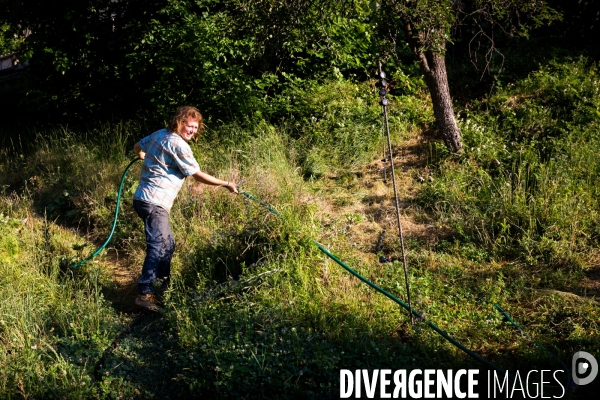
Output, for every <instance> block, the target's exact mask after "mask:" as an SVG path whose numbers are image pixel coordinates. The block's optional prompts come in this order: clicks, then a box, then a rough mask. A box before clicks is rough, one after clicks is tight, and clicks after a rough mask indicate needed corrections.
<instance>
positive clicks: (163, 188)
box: [133, 129, 200, 211]
mask: <svg viewBox="0 0 600 400" xmlns="http://www.w3.org/2000/svg"><path fill="white" fill-rule="evenodd" d="M140 147H141V148H142V150H143V151H144V152H145V153H146V156H145V157H144V163H143V164H142V172H141V174H140V184H139V185H138V187H137V190H136V191H135V194H134V195H133V198H134V200H142V201H145V202H147V203H152V204H156V205H159V206H161V207H163V208H164V209H166V210H167V211H170V210H171V207H172V206H173V201H175V197H177V193H179V190H180V189H181V186H182V185H183V181H184V180H185V178H186V177H187V176H190V175H193V174H195V173H196V172H198V171H200V167H199V166H198V162H197V161H196V159H195V158H194V154H193V153H192V149H191V148H190V146H189V145H188V144H187V143H186V141H185V140H183V138H182V137H181V136H179V135H178V134H176V133H173V132H171V131H169V130H168V129H161V130H159V131H156V132H154V133H153V134H151V135H150V136H146V137H145V138H143V139H142V140H140Z"/></svg>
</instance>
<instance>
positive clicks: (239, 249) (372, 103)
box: [0, 60, 599, 399]
mask: <svg viewBox="0 0 600 400" xmlns="http://www.w3.org/2000/svg"><path fill="white" fill-rule="evenodd" d="M596 73H597V72H596V68H595V67H594V66H589V65H587V64H586V62H585V61H584V60H582V61H578V62H574V63H572V64H560V65H559V64H555V65H551V66H549V67H547V68H545V69H542V70H540V71H539V72H537V73H535V74H532V75H531V76H530V77H529V78H527V79H525V80H523V81H521V82H518V83H516V84H515V85H511V86H508V87H506V88H502V89H500V90H499V91H498V93H497V94H495V95H494V96H492V97H490V98H489V99H486V100H485V101H482V102H480V103H477V104H475V105H474V106H473V107H472V108H469V109H467V110H464V112H462V113H461V115H465V116H466V117H465V118H464V119H463V120H461V121H460V124H461V128H462V130H463V133H464V143H465V149H466V151H465V154H464V155H463V156H461V157H458V158H457V157H455V156H450V155H448V154H447V153H445V152H444V151H436V152H433V151H432V152H431V154H430V155H429V156H428V157H427V156H426V155H424V157H427V159H428V161H429V164H428V165H427V166H426V168H427V173H428V174H431V177H432V179H431V180H429V181H427V183H422V184H421V183H419V181H418V180H417V177H418V175H419V174H421V173H422V171H409V172H407V171H402V169H401V168H399V171H398V173H399V174H401V175H402V179H404V180H405V181H406V182H408V184H410V185H420V186H419V190H417V193H418V198H416V199H412V198H406V199H403V200H404V203H405V204H408V206H409V208H408V209H407V210H409V212H410V213H415V215H416V214H419V213H420V214H419V215H420V217H419V218H421V219H422V220H425V221H428V222H431V225H432V226H437V227H441V228H443V232H444V234H440V235H433V234H432V236H430V237H423V236H415V237H410V238H408V239H407V255H408V261H409V266H410V267H409V274H410V276H409V279H410V284H411V290H412V292H411V295H412V299H413V306H414V307H415V309H417V310H419V312H420V313H421V314H423V315H424V318H425V319H426V320H428V321H432V322H434V323H435V324H437V325H438V326H440V328H441V329H443V330H444V331H447V332H448V333H449V334H450V335H451V336H453V337H456V338H457V339H458V340H460V341H461V342H462V343H463V344H465V346H467V347H468V348H470V349H473V350H474V351H476V352H477V353H479V354H481V355H482V356H484V357H486V358H488V359H489V360H490V361H492V362H494V363H497V364H498V365H501V367H502V368H506V369H510V370H515V369H531V368H546V369H560V368H561V365H560V363H559V362H558V360H557V357H558V358H561V359H562V360H570V357H571V356H572V354H573V353H574V352H575V351H578V350H586V351H589V352H591V353H593V354H598V350H599V349H598V340H597V332H598V326H597V324H598V317H599V315H598V306H597V303H596V302H595V300H594V299H592V298H590V296H586V293H585V292H581V286H579V285H578V284H579V283H581V281H582V279H584V278H585V277H586V273H587V271H588V270H590V269H591V268H592V267H593V266H595V264H594V262H595V261H594V260H595V257H596V253H595V248H596V247H597V226H598V224H597V212H596V210H597V209H598V205H597V204H596V198H597V196H596V190H597V189H596V187H597V183H598V182H596V180H597V176H598V174H597V172H598V168H597V161H596V160H595V159H594V157H593V155H594V154H595V153H597V150H598V148H597V146H596V144H597V143H596V142H597V138H596V136H597V132H598V130H597V121H598V119H596V118H592V117H593V115H594V114H593V113H594V112H598V111H597V110H598V104H599V103H598V89H597V84H598V80H597V77H596ZM282 96H283V97H281V98H279V99H275V100H274V103H273V110H274V111H273V114H272V115H271V116H270V118H272V119H268V118H267V117H269V116H265V118H264V119H258V120H256V121H254V122H253V123H252V124H251V125H250V124H248V123H247V121H246V123H244V124H241V123H228V124H222V125H214V126H213V125H209V126H208V127H207V131H206V132H205V134H204V135H203V136H202V137H201V138H200V139H199V140H198V141H197V142H194V143H192V144H191V145H192V148H193V151H194V154H195V155H196V157H197V159H198V161H199V163H200V166H201V168H202V170H203V171H207V172H209V173H211V174H213V175H215V176H218V177H220V178H223V179H227V180H233V181H236V182H237V183H238V184H240V190H243V191H246V192H248V193H250V194H252V195H253V196H255V197H257V198H259V199H260V200H261V201H264V202H265V203H268V204H270V205H272V206H273V207H274V209H275V210H276V211H277V213H278V214H280V216H277V215H275V214H274V213H271V212H269V211H268V210H267V209H266V208H264V207H262V206H260V205H259V204H258V203H257V202H255V201H253V200H250V199H248V198H246V197H244V196H242V195H240V196H233V195H231V194H229V193H228V192H226V191H224V190H223V189H222V188H221V189H219V188H214V187H209V186H202V185H197V184H194V183H193V182H191V181H188V182H186V184H185V185H184V187H183V189H182V191H181V193H180V194H179V196H178V199H177V201H176V205H175V207H174V208H173V209H172V212H171V223H172V226H173V228H174V231H175V235H176V242H177V251H176V253H175V257H174V259H173V282H172V286H171V288H170V289H169V290H168V291H167V292H166V294H165V296H164V298H163V302H164V308H163V312H162V313H161V314H159V315H157V316H154V317H152V316H146V317H144V318H143V319H141V320H140V321H141V322H140V324H139V325H137V326H135V327H132V328H130V329H131V330H130V331H128V332H129V333H128V334H127V335H125V337H122V338H121V341H120V342H119V343H118V344H117V346H115V348H114V350H112V352H110V353H104V351H105V350H106V349H107V348H108V346H109V345H110V343H112V342H113V340H114V339H115V338H117V335H118V334H119V332H123V329H125V326H126V324H127V323H128V322H130V319H131V316H127V315H119V314H117V312H116V311H115V310H114V309H113V308H112V307H111V306H110V303H109V302H108V301H107V300H106V299H105V298H104V295H103V290H102V288H103V286H105V285H107V284H108V281H109V280H110V277H108V276H106V274H105V273H104V272H103V270H102V268H101V265H104V264H106V263H107V260H106V259H105V258H104V257H103V256H100V257H99V262H98V263H96V262H91V263H89V264H86V266H84V267H82V268H81V269H78V270H72V269H69V268H68V266H69V265H71V264H72V263H74V262H75V261H76V260H79V259H82V258H83V257H85V256H86V255H88V254H90V253H91V252H92V251H93V249H94V248H95V246H94V241H97V240H98V239H103V238H104V237H105V235H106V232H107V231H108V228H109V226H110V225H111V223H112V215H113V207H114V201H115V198H116V187H117V184H118V181H119V179H120V176H121V173H122V170H123V168H124V167H125V166H126V165H127V163H128V162H129V160H130V159H131V157H132V154H131V152H130V150H129V149H130V148H131V147H132V144H133V142H135V141H136V140H139V139H140V138H141V137H142V136H143V135H146V134H148V133H150V132H143V131H141V130H140V128H139V126H137V125H135V124H121V125H117V126H110V125H107V126H103V127H100V128H98V130H97V131H95V132H89V133H88V134H87V136H86V137H83V138H82V136H81V134H77V133H74V132H71V131H70V130H69V129H67V128H63V129H61V130H57V131H53V132H45V133H44V134H43V135H40V138H39V142H38V143H39V145H38V148H37V149H36V150H35V151H33V152H32V153H31V154H28V155H25V156H23V157H20V156H19V154H15V153H10V154H9V153H6V155H7V157H6V158H5V159H9V158H10V159H11V160H13V162H11V163H8V162H2V163H1V164H0V169H1V172H2V177H1V178H0V179H1V182H0V183H1V184H2V187H3V188H4V193H3V196H2V197H1V198H0V233H1V235H0V238H1V239H0V244H1V246H0V258H1V260H2V263H1V266H0V268H2V271H1V272H0V274H1V277H2V279H1V280H0V310H1V315H2V317H1V318H2V319H1V321H2V322H1V325H0V346H1V347H2V348H1V349H0V371H2V372H1V373H0V385H1V386H0V396H1V397H3V398H12V397H34V398H42V397H44V398H46V397H56V398H62V397H69V398H124V397H141V398H165V397H167V396H168V397H170V398H177V397H180V398H187V397H190V396H201V395H205V396H209V397H219V398H224V397H232V398H315V399H317V398H327V397H333V396H336V395H337V393H339V392H338V391H339V386H338V385H339V370H340V369H342V368H344V369H359V368H361V369H362V368H365V369H375V368H378V369H381V368H389V369H393V370H396V369H413V368H464V367H471V368H476V367H478V366H477V364H475V362H474V361H473V360H471V359H469V358H468V357H467V356H466V355H465V354H463V353H461V352H460V351H459V350H457V349H456V348H455V347H453V346H452V345H450V344H449V343H448V342H446V341H445V340H444V339H442V338H441V337H440V336H438V335H437V334H436V333H435V332H433V331H432V330H431V329H429V327H428V326H427V325H426V324H425V321H416V324H415V325H414V326H411V324H410V322H409V321H410V320H409V318H408V317H407V312H406V311H405V310H403V309H401V308H399V307H398V306H397V305H396V304H395V303H393V302H390V301H389V300H388V299H386V298H385V297H383V296H381V295H379V294H377V293H375V292H373V291H372V290H371V289H369V288H368V287H366V286H365V285H364V284H362V283H360V282H359V281H358V280H356V279H354V278H352V277H351V276H349V274H348V273H347V272H345V271H344V270H342V269H341V268H340V267H339V266H338V265H337V264H335V263H334V262H333V261H332V260H330V259H328V258H327V257H326V256H325V255H324V254H323V253H321V252H320V251H319V250H318V249H317V247H316V246H314V243H313V240H317V241H319V242H320V243H323V244H324V245H325V247H328V248H329V249H330V250H331V251H332V252H333V253H334V254H336V255H339V256H340V257H341V258H342V259H343V260H344V261H345V262H347V263H348V264H349V265H350V266H351V267H352V268H355V269H356V270H357V271H358V272H359V273H361V274H363V275H364V276H365V277H367V278H369V279H371V280H373V281H374V282H375V283H377V284H379V285H381V286H382V287H383V288H384V289H385V290H388V291H389V292H391V293H393V294H394V295H396V296H398V297H400V298H404V297H405V293H404V280H403V276H404V275H403V268H402V264H401V263H400V262H399V261H398V258H397V257H395V259H394V260H393V261H392V262H387V263H380V262H379V256H380V255H381V254H376V252H375V251H373V250H372V247H373V245H374V244H375V241H376V238H377V235H378V234H379V231H380V230H381V229H383V228H389V227H390V226H389V223H388V222H386V219H385V218H384V217H385V215H386V213H385V212H381V213H375V212H372V213H366V212H365V213H363V211H362V210H363V208H361V207H363V206H364V205H365V204H367V203H372V202H374V201H377V199H378V197H377V196H380V195H372V194H368V188H367V189H365V188H360V187H359V186H360V185H361V182H363V180H364V179H365V175H367V174H368V173H369V169H368V165H367V164H369V162H371V161H372V160H374V159H377V158H379V157H380V155H379V152H380V150H381V125H380V115H379V113H380V112H381V110H380V107H379V105H378V104H377V102H376V101H377V96H376V92H375V91H374V87H372V86H371V84H370V83H364V84H356V83H351V82H346V81H333V82H329V83H327V84H326V85H323V86H317V85H314V86H311V85H308V86H307V87H305V88H304V89H303V90H301V89H294V90H291V89H290V91H289V93H284V94H283V95H282ZM561 96H562V97H561ZM427 104H428V103H427V98H426V97H425V96H423V95H422V94H421V93H420V92H415V93H412V94H411V95H410V96H409V95H407V96H404V97H397V98H395V101H394V107H393V108H392V109H391V116H390V118H391V125H392V135H393V140H394V143H395V144H396V146H399V147H402V146H403V145H404V144H405V143H406V141H408V140H414V139H413V136H414V134H415V133H419V132H420V131H422V130H424V129H427V128H428V126H429V125H430V124H431V123H432V121H433V116H432V112H431V110H430V108H429V107H428V106H427ZM275 116H277V118H275ZM274 120H277V121H278V123H274V122H273V121H274ZM157 128H158V127H157ZM582 143H585V145H582ZM431 149H432V150H435V149H438V147H437V144H435V143H434V144H433V145H432V147H431ZM12 151H13V152H14V149H13V150H12ZM17 153H18V152H17ZM400 154H401V153H400ZM138 174H139V167H136V166H134V167H133V168H132V171H131V172H130V174H129V175H128V177H127V179H126V181H125V193H124V195H123V196H124V197H123V201H122V212H121V214H120V218H119V223H118V225H117V234H116V236H115V240H114V241H113V242H112V243H111V246H112V247H113V248H114V249H116V250H117V251H118V252H120V254H127V259H128V260H129V262H130V263H131V265H132V269H133V270H134V271H136V273H137V272H139V268H140V267H139V266H140V265H141V263H142V260H143V257H144V248H145V243H144V238H143V229H142V225H141V222H140V221H139V218H137V216H136V215H135V213H134V211H133V209H132V206H131V195H132V193H133V192H132V191H133V190H134V189H135V187H136V185H137V175H138ZM378 179H379V178H378ZM331 182H335V184H336V187H335V190H336V191H337V193H339V198H340V199H341V198H342V197H343V200H344V201H337V202H332V201H331V199H328V198H325V197H324V195H325V194H326V193H327V191H326V190H325V189H324V188H327V186H329V185H331ZM379 184H380V182H379V183H378V182H376V183H372V182H371V185H372V186H373V187H374V188H376V187H379V186H377V185H379ZM332 190H333V189H332ZM385 193H388V194H389V193H390V191H389V190H388V191H387V192H385ZM405 193H408V192H406V191H405ZM390 212H391V211H390ZM426 212H427V213H429V214H427V215H425V213H426ZM382 215H383V216H382ZM407 217H410V215H408V216H407ZM361 230H365V231H368V232H366V233H363V234H362V235H359V234H358V233H357V232H359V231H361ZM388 237H389V236H388ZM369 241H372V243H371V242H369ZM385 246H386V251H388V252H390V253H393V254H394V255H397V254H399V252H400V242H399V240H397V239H394V238H391V237H390V238H388V239H386V243H385ZM493 303H496V304H500V305H501V306H502V307H504V308H505V309H506V310H507V311H508V312H509V313H510V314H511V315H513V317H514V318H515V319H516V321H517V322H520V323H521V324H523V327H524V329H525V330H526V331H527V333H528V334H529V335H531V337H533V339H534V340H535V341H536V342H538V343H541V344H543V345H544V346H545V347H546V348H547V349H549V350H550V351H552V352H553V353H554V354H556V356H552V355H549V353H547V352H545V351H543V350H542V349H540V347H539V346H537V345H536V344H535V342H532V341H530V340H526V339H525V338H524V337H522V336H520V334H519V333H518V332H517V331H516V330H515V329H514V327H513V326H511V325H510V324H507V323H506V321H504V320H503V318H502V315H500V314H499V313H498V312H497V311H496V310H494V308H493V306H492V305H493ZM103 354H104V355H105V356H104V358H103V364H102V365H96V363H97V362H98V360H99V359H100V357H102V355H103Z"/></svg>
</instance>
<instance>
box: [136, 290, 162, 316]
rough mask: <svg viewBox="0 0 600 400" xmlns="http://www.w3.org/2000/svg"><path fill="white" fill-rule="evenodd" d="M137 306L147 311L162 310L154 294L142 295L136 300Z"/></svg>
mask: <svg viewBox="0 0 600 400" xmlns="http://www.w3.org/2000/svg"><path fill="white" fill-rule="evenodd" d="M135 305H136V306H138V307H141V308H143V309H144V310H147V311H153V312H156V311H158V310H159V309H160V307H159V306H158V304H156V298H155V297H154V295H153V294H140V295H139V296H138V297H136V298H135Z"/></svg>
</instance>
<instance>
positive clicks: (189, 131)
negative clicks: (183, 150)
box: [181, 119, 198, 142]
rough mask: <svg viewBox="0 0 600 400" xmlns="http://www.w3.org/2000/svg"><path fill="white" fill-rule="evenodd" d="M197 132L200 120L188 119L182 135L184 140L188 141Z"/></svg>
mask: <svg viewBox="0 0 600 400" xmlns="http://www.w3.org/2000/svg"><path fill="white" fill-rule="evenodd" d="M196 132H198V121H195V120H193V119H188V120H187V122H186V123H185V124H184V125H183V129H182V131H181V137H182V138H183V140H185V141H186V142H188V141H190V140H191V139H192V138H193V137H194V135H195V134H196Z"/></svg>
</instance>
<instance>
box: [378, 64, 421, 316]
mask: <svg viewBox="0 0 600 400" xmlns="http://www.w3.org/2000/svg"><path fill="white" fill-rule="evenodd" d="M379 77H380V78H381V89H380V91H379V94H380V96H381V101H380V104H381V107H382V114H383V121H384V129H385V132H386V134H387V143H388V156H389V158H390V167H391V168H392V183H393V186H394V198H395V201H396V217H397V221H398V232H399V234H400V243H401V245H402V263H403V266H404V281H405V283H406V297H407V303H408V308H409V314H410V320H411V323H412V324H413V325H414V323H415V318H414V316H413V313H412V306H411V301H410V287H409V284H408V266H407V263H406V250H405V248H404V235H403V233H402V223H401V221H400V204H399V203H398V189H397V188H396V172H395V171H394V155H393V152H392V141H391V139H390V125H389V121H388V115H387V106H388V104H389V100H388V99H387V98H386V97H385V95H386V94H387V82H386V80H385V77H386V75H385V72H383V70H382V68H381V61H379Z"/></svg>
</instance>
